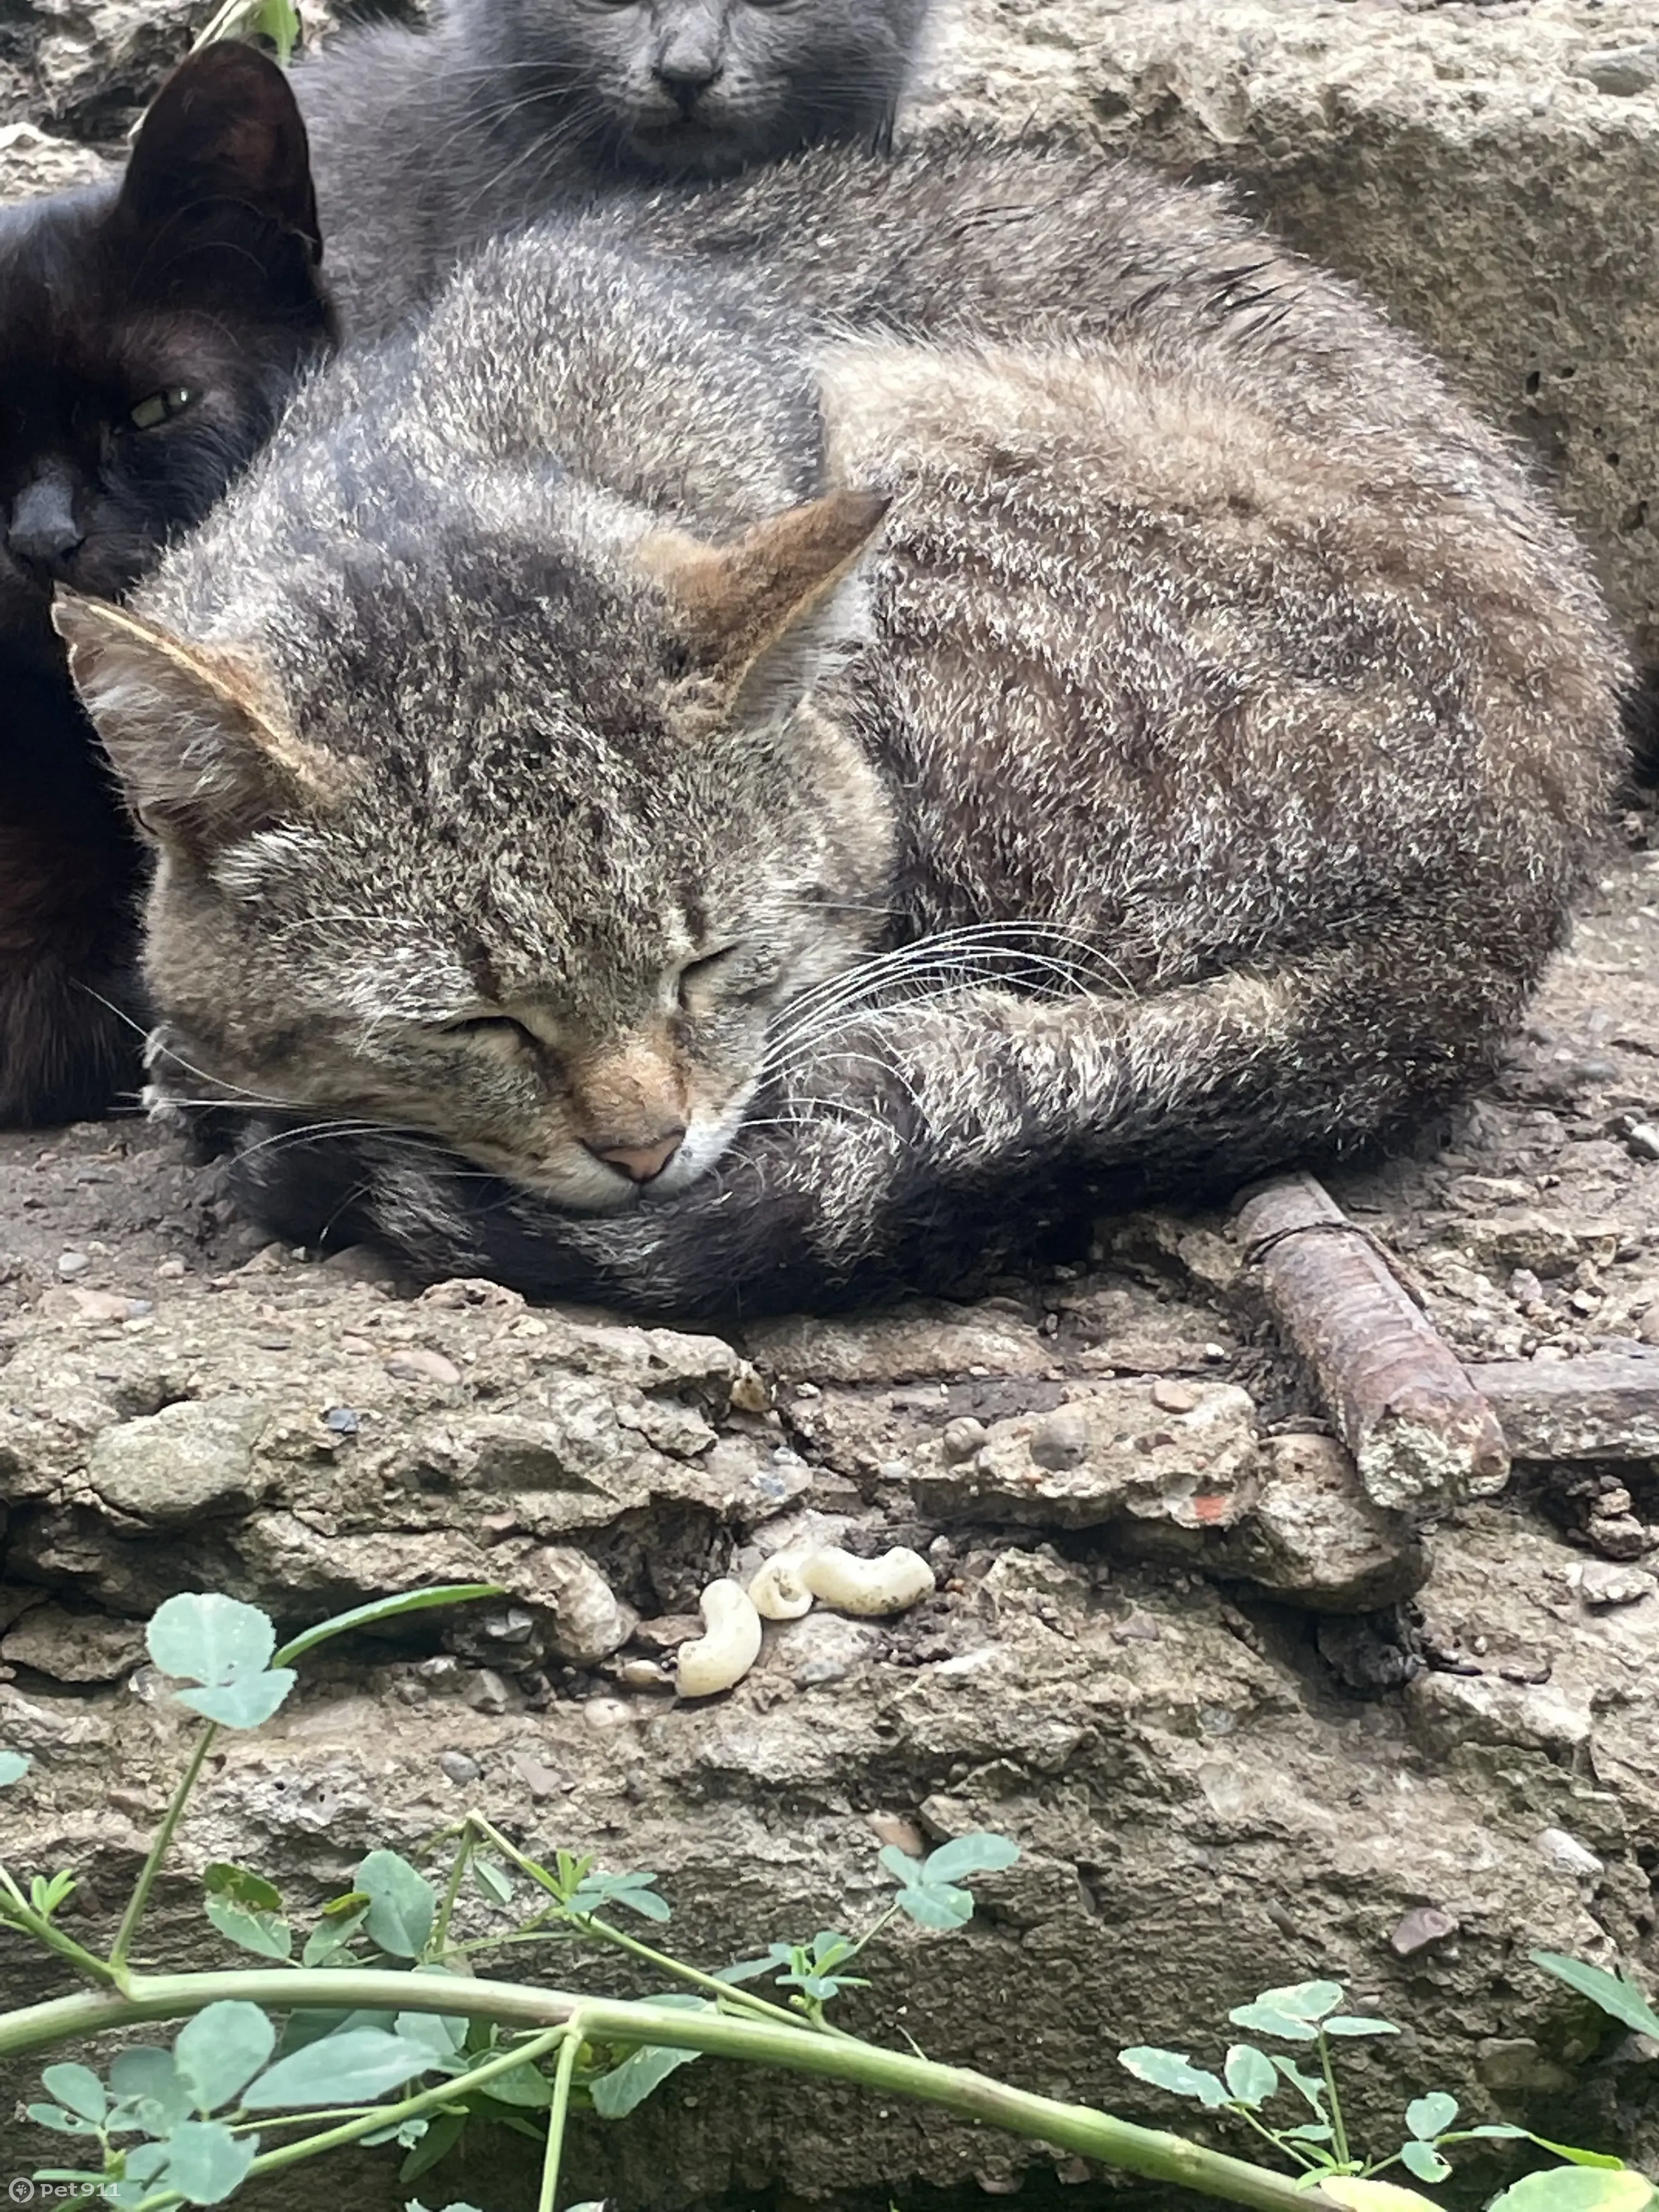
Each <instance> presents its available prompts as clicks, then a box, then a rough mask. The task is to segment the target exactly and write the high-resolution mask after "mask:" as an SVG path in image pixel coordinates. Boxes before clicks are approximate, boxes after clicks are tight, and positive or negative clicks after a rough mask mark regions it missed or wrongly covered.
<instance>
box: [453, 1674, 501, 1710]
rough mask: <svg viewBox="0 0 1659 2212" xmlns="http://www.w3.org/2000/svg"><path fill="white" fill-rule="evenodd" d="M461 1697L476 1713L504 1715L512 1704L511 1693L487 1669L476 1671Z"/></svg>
mask: <svg viewBox="0 0 1659 2212" xmlns="http://www.w3.org/2000/svg"><path fill="white" fill-rule="evenodd" d="M462 1696H463V1698H464V1699H465V1702H466V1704H468V1705H471V1708H472V1710H473V1711H474V1712H478V1713H504V1712H505V1711H507V1707H508V1706H509V1705H511V1704H512V1702H513V1692H511V1691H510V1690H509V1689H508V1688H507V1685H506V1683H505V1682H504V1681H502V1680H501V1676H500V1675H499V1674H496V1673H495V1669H494V1668H489V1667H481V1668H479V1669H478V1671H477V1674H475V1675H474V1676H473V1678H472V1680H471V1681H470V1682H469V1683H468V1684H467V1686H466V1688H465V1691H464V1692H462Z"/></svg>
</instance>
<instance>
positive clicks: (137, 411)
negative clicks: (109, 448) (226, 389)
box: [127, 384, 202, 430]
mask: <svg viewBox="0 0 1659 2212" xmlns="http://www.w3.org/2000/svg"><path fill="white" fill-rule="evenodd" d="M201 396H202V395H201V393H200V392H197V390H196V389H195V388H194V387H193V386H191V385H188V384H170V385H168V386H167V389H166V391H165V392H151V393H150V395H149V398H148V399H141V400H140V401H139V402H138V404H137V406H136V407H134V408H131V409H130V410H128V414H127V420H128V422H131V425H132V427H133V428H134V429H135V430H157V429H160V428H161V424H162V423H163V422H172V420H173V417H174V416H175V415H182V414H184V413H185V411H186V410H187V409H189V408H191V407H193V406H194V405H195V404H196V403H197V400H198V399H199V398H201Z"/></svg>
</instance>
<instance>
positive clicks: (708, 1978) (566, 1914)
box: [467, 1813, 844, 2035]
mask: <svg viewBox="0 0 1659 2212" xmlns="http://www.w3.org/2000/svg"><path fill="white" fill-rule="evenodd" d="M467 1819H468V1820H469V1821H471V1822H474V1823H475V1824H476V1826H477V1832H478V1834H479V1835H480V1836H481V1837H482V1838H483V1840H484V1841H485V1842H486V1843H490V1844H494V1845H495V1848H496V1850H499V1851H501V1852H504V1853H505V1854H506V1856H507V1857H508V1858H510V1859H511V1860H512V1862H513V1865H514V1866H516V1867H517V1868H519V1869H520V1872H522V1873H524V1874H527V1875H529V1876H530V1878H531V1880H532V1881H533V1882H535V1883H536V1884H537V1885H538V1887H540V1888H542V1889H546V1890H552V1889H553V1884H552V1881H551V1879H550V1876H549V1874H548V1871H547V1869H546V1868H545V1867H543V1866H538V1864H537V1863H536V1862H535V1860H534V1859H532V1858H531V1857H527V1856H526V1853H525V1852H523V1851H521V1850H520V1849H519V1848H518V1846H517V1845H516V1844H513V1843H509V1841H508V1840H507V1838H506V1837H505V1836H504V1835H502V1833H501V1830H500V1829H499V1828H497V1827H496V1826H495V1825H494V1824H493V1823H492V1822H491V1821H489V1820H486V1819H485V1818H484V1816H483V1814H482V1813H469V1814H467ZM554 1894H555V1896H557V1893H556V1891H554ZM558 1908H559V1911H560V1912H561V1914H562V1920H563V1924H564V1926H565V1927H567V1928H574V1929H577V1930H578V1931H579V1932H580V1933H581V1934H583V1935H593V1936H599V1938H600V1939H601V1941H602V1942H606V1943H610V1944H611V1945H613V1946H614V1947H615V1948H616V1949H617V1950H619V1951H627V1952H629V1954H631V1955H632V1956H633V1957H634V1958H635V1959H643V1960H645V1961H646V1963H647V1966H655V1967H656V1968H657V1969H658V1971H659V1972H661V1973H665V1974H672V1975H673V1976H674V1977H675V1978H676V1979H677V1980H678V1981H682V1982H689V1983H690V1984H691V1986H692V1987H693V1988H694V1989H699V1990H706V1991H707V1992H708V1995H709V1996H713V1997H714V1998H716V1999H717V2000H718V2001H719V2002H721V2003H722V2004H725V2005H727V2006H729V2007H730V2008H732V2009H733V2010H735V2011H739V2012H746V2013H749V2014H750V2015H752V2016H753V2017H754V2018H755V2019H757V2020H775V2021H785V2022H787V2025H788V2026H789V2027H796V2028H799V2027H802V2026H804V2025H805V2023H804V2022H803V2021H802V2019H801V2015H799V2013H798V2012H791V2011H790V2010H789V2009H788V2008H787V2006H784V2005H780V2004H773V2003H771V2002H769V1999H767V1998H765V1997H761V1996H756V1995H755V1993H754V1991H753V1990H745V1989H744V1988H743V1986H742V1985H741V1984H738V1983H736V1982H723V1981H721V1979H720V1976H719V1975H718V1974H706V1973H704V1972H703V1971H702V1967H701V1966H687V1965H686V1964H685V1963H684V1960H680V1959H675V1958H671V1957H670V1956H669V1954H668V1953H667V1952H666V1951H659V1950H657V1949H655V1948H653V1946H652V1945H651V1944H649V1943H642V1942H641V1941H640V1939H639V1937H638V1936H629V1935H628V1934H627V1933H626V1932H625V1931H624V1930H623V1929H620V1928H617V1927H613V1926H612V1925H611V1922H610V1921H608V1920H599V1919H596V1918H595V1917H593V1916H592V1914H590V1913H586V1912H572V1911H570V1909H569V1907H568V1905H565V1903H564V1900H563V1899H562V1898H559V1899H558ZM524 1932H525V1933H526V1935H530V1934H532V1933H541V1932H544V1931H540V1930H531V1929H526V1930H525V1931H524ZM500 1940H501V1942H504V1943H505V1942H511V1941H512V1940H513V1939H512V1938H511V1937H509V1936H503V1937H501V1939H500ZM468 1948H471V1946H469V1947H468ZM819 2032H820V2033H823V2034H825V2035H840V2034H842V2033H844V2031H843V2030H842V2029H841V2028H838V2027H830V2025H829V2022H828V2021H824V2022H823V2026H822V2028H821V2030H820V2031H819Z"/></svg>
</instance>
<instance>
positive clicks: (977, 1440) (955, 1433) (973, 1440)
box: [939, 1414, 986, 1467]
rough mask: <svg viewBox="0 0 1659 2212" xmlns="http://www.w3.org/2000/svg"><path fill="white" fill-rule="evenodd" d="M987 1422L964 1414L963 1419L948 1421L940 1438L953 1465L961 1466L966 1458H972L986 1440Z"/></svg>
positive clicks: (946, 1456)
mask: <svg viewBox="0 0 1659 2212" xmlns="http://www.w3.org/2000/svg"><path fill="white" fill-rule="evenodd" d="M985 1433H986V1432H985V1424H984V1422H983V1421H976V1420H975V1419H973V1418H972V1416H971V1415H969V1414H964V1415H963V1416H962V1418H961V1419H957V1420H954V1421H947V1422H946V1423H945V1434H944V1436H943V1437H941V1438H940V1440H939V1441H940V1443H941V1444H942V1446H943V1448H944V1451H945V1458H946V1459H947V1460H948V1461H949V1462H950V1463H951V1466H952V1467H960V1466H961V1464H962V1462H963V1461H964V1460H969V1459H972V1457H973V1456H974V1454H975V1452H976V1451H977V1450H978V1449H979V1448H980V1446H981V1444H982V1443H984V1441H985Z"/></svg>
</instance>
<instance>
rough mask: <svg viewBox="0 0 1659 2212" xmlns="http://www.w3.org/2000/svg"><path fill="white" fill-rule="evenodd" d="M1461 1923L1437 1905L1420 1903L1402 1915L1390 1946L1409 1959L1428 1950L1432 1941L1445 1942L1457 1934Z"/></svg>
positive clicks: (1403, 1957) (1390, 1939) (1390, 1937)
mask: <svg viewBox="0 0 1659 2212" xmlns="http://www.w3.org/2000/svg"><path fill="white" fill-rule="evenodd" d="M1460 1924H1461V1923H1459V1922H1458V1921H1457V1920H1455V1918H1454V1917H1453V1916H1452V1915H1451V1914H1450V1913H1449V1912H1443V1911H1441V1910H1440V1908H1439V1906H1438V1905H1418V1906H1416V1907H1415V1908H1414V1910H1413V1911H1410V1912H1407V1913H1405V1914H1403V1915H1402V1916H1401V1919H1400V1920H1399V1922H1398V1923H1396V1925H1395V1930H1394V1933H1393V1935H1391V1936H1389V1947H1390V1948H1391V1949H1393V1950H1394V1951H1395V1952H1396V1953H1397V1954H1399V1956H1400V1957H1401V1958H1402V1959H1409V1958H1411V1957H1412V1956H1413V1954H1415V1953H1417V1952H1419V1951H1426V1950H1427V1949H1428V1948H1429V1946H1430V1944H1431V1943H1443V1942H1445V1940H1446V1938H1447V1937H1448V1936H1455V1935H1456V1934H1457V1932H1458V1929H1459V1926H1460Z"/></svg>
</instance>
